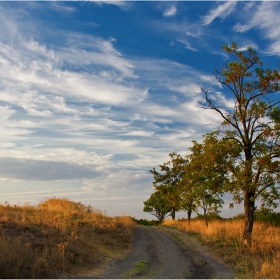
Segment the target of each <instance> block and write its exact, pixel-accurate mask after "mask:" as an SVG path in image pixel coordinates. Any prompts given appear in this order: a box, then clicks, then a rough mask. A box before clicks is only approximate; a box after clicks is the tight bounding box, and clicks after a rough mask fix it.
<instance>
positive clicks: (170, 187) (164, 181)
mask: <svg viewBox="0 0 280 280" xmlns="http://www.w3.org/2000/svg"><path fill="white" fill-rule="evenodd" d="M169 156H170V161H168V162H166V163H164V164H163V165H159V166H160V170H161V173H159V172H157V171H156V169H155V168H153V169H152V170H150V172H151V173H152V174H153V175H154V182H153V185H154V187H155V189H156V190H158V191H160V192H161V194H162V195H163V197H164V199H166V200H167V201H168V203H169V205H170V206H171V217H172V220H174V219H175V212H176V211H179V210H180V209H181V202H182V201H181V195H180V188H179V183H180V181H181V178H182V175H183V172H184V165H185V163H186V159H184V158H183V157H182V156H180V155H179V154H177V153H176V152H172V153H170V154H169Z"/></svg>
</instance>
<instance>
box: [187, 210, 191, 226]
mask: <svg viewBox="0 0 280 280" xmlns="http://www.w3.org/2000/svg"><path fill="white" fill-rule="evenodd" d="M187 213H188V222H189V225H190V224H191V215H192V210H187Z"/></svg>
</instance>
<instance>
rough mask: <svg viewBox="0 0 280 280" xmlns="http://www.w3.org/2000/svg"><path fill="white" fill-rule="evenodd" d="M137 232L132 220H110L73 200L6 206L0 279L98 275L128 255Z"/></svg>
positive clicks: (0, 222)
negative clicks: (108, 263) (112, 261)
mask: <svg viewBox="0 0 280 280" xmlns="http://www.w3.org/2000/svg"><path fill="white" fill-rule="evenodd" d="M134 226H135V223H134V222H133V220H132V219H131V218H130V217H126V216H123V217H108V216H107V215H105V214H104V213H103V212H101V211H99V210H94V209H92V208H91V207H87V206H85V205H83V204H82V203H76V202H73V201H70V200H67V199H57V198H51V199H49V200H46V201H44V202H42V203H40V204H39V205H38V206H30V205H26V206H22V207H19V206H16V205H15V206H10V205H9V204H6V205H5V206H4V205H0V263H1V266H0V278H10V279H13V278H62V277H67V276H69V275H75V274H78V273H81V272H82V271H85V270H88V271H94V269H96V268H98V267H100V266H102V265H104V263H106V261H107V259H108V258H115V257H121V256H122V255H123V254H124V253H126V252H127V250H128V249H129V248H130V245H131V244H132V241H133V229H134Z"/></svg>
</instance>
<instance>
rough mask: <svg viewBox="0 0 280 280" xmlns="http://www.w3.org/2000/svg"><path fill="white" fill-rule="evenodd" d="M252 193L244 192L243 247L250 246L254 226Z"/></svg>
mask: <svg viewBox="0 0 280 280" xmlns="http://www.w3.org/2000/svg"><path fill="white" fill-rule="evenodd" d="M255 210H256V208H255V201H254V193H250V192H248V191H245V192H244V213H245V219H244V231H243V246H244V247H247V246H248V247H251V246H252V231H253V225H254V212H255Z"/></svg>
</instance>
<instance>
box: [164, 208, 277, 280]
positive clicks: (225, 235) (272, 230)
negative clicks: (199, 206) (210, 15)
mask: <svg viewBox="0 0 280 280" xmlns="http://www.w3.org/2000/svg"><path fill="white" fill-rule="evenodd" d="M275 214H276V213H275ZM277 214H279V215H275V216H278V218H279V217H280V213H277ZM260 216H261V215H259V217H260ZM243 220H244V215H242V214H241V215H238V216H236V217H235V218H233V219H211V220H210V221H209V224H208V227H206V226H205V222H204V221H203V219H201V218H195V219H192V221H191V223H190V224H189V223H188V221H187V220H179V221H175V220H173V221H172V220H165V221H164V222H163V223H162V225H164V226H168V227H173V228H177V229H179V230H182V231H184V232H187V233H188V234H190V235H191V236H194V237H196V238H198V239H199V240H200V241H201V242H202V243H203V244H206V245H207V246H209V247H210V248H211V251H213V252H215V253H216V254H217V256H219V258H220V259H222V260H223V261H224V262H225V263H228V264H230V265H231V266H232V268H233V271H234V274H235V278H246V279H256V278H258V279H278V278H279V275H280V265H279V264H280V221H279V220H277V219H276V220H273V219H270V220H269V219H268V220H267V222H264V221H261V220H262V219H261V218H259V219H257V221H255V225H254V227H255V234H254V235H253V236H252V246H251V247H250V249H249V250H247V249H248V248H247V249H246V248H244V247H243V246H242V240H243V224H244V221H243Z"/></svg>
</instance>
